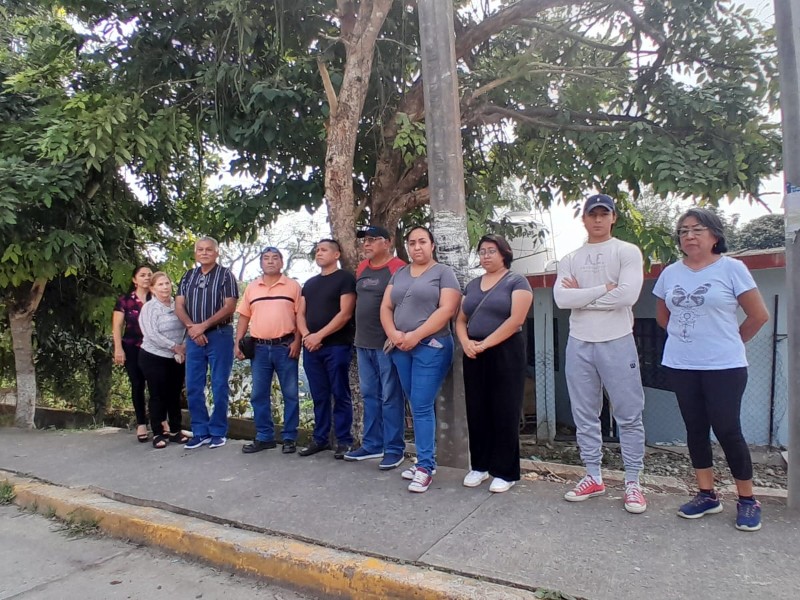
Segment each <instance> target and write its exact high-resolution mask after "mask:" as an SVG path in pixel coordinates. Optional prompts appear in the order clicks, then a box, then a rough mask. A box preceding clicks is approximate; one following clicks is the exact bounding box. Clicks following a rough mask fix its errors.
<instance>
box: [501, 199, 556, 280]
mask: <svg viewBox="0 0 800 600" xmlns="http://www.w3.org/2000/svg"><path fill="white" fill-rule="evenodd" d="M502 221H503V222H504V223H507V224H509V225H512V226H514V227H515V228H517V229H518V230H520V235H519V236H518V237H514V238H511V239H509V240H508V243H509V244H510V245H511V250H513V252H514V262H512V263H511V270H512V271H514V272H515V273H519V274H520V275H532V274H534V273H543V272H544V271H545V265H546V264H547V263H548V262H550V261H552V260H554V259H555V251H554V250H553V248H552V244H550V243H549V239H550V237H549V236H550V234H549V232H548V231H547V229H546V228H545V226H544V225H543V224H542V223H541V222H539V221H537V220H536V217H535V216H534V215H532V214H531V213H530V212H527V211H514V212H508V213H506V214H504V215H503V217H502Z"/></svg>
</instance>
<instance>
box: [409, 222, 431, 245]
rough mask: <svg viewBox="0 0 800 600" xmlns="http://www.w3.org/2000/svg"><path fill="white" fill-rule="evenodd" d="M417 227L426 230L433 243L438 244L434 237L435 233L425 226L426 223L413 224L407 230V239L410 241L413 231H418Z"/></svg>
mask: <svg viewBox="0 0 800 600" xmlns="http://www.w3.org/2000/svg"><path fill="white" fill-rule="evenodd" d="M417 229H422V230H423V231H425V232H426V233H427V234H428V238H430V240H431V244H436V241H435V240H434V239H433V233H431V230H430V229H428V228H427V227H425V226H424V225H412V226H411V227H410V228H409V230H408V231H407V232H406V241H408V238H410V237H411V233H412V232H413V231H416V230H417Z"/></svg>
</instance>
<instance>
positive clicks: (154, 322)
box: [139, 299, 186, 358]
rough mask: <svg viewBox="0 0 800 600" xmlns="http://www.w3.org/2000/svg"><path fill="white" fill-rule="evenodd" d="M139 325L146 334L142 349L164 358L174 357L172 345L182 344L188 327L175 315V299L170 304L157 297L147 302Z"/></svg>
mask: <svg viewBox="0 0 800 600" xmlns="http://www.w3.org/2000/svg"><path fill="white" fill-rule="evenodd" d="M139 327H140V328H141V329H142V334H143V335H144V339H143V340H142V350H144V351H145V352H149V353H150V354H155V355H156V356H163V357H164V358H172V356H173V352H172V347H173V346H177V345H178V344H182V343H183V340H184V337H185V336H186V327H184V326H183V323H181V321H180V319H178V317H177V316H176V315H175V302H174V301H172V302H170V305H169V306H167V305H166V304H164V303H163V302H160V301H159V300H156V299H152V300H148V301H147V302H145V304H144V306H143V307H142V311H141V312H140V313H139Z"/></svg>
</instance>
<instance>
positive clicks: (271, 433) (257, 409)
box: [250, 344, 300, 442]
mask: <svg viewBox="0 0 800 600" xmlns="http://www.w3.org/2000/svg"><path fill="white" fill-rule="evenodd" d="M298 364H299V363H298V360H297V359H296V358H290V357H289V347H288V346H265V345H262V344H257V345H256V354H255V356H254V357H253V359H252V360H251V361H250V370H251V372H252V375H253V391H252V394H251V396H250V404H252V405H253V420H254V421H255V423H256V439H257V440H261V441H262V442H271V441H273V440H274V439H275V425H274V423H273V422H272V400H271V397H272V375H273V373H277V374H278V382H279V383H280V384H281V394H283V440H284V441H288V440H296V439H297V425H298V424H299V422H300V401H299V399H298V396H297V394H298V390H297V378H298V368H297V367H298Z"/></svg>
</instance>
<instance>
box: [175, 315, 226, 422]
mask: <svg viewBox="0 0 800 600" xmlns="http://www.w3.org/2000/svg"><path fill="white" fill-rule="evenodd" d="M206 338H207V339H208V343H207V344H206V345H205V346H198V345H197V344H195V343H194V342H193V341H192V340H191V338H187V340H186V400H187V402H188V404H189V414H190V415H191V417H192V435H195V436H199V437H205V436H208V435H211V436H218V437H224V436H226V435H227V433H228V380H229V379H230V376H231V367H233V327H232V326H230V325H227V326H225V327H220V328H219V329H215V330H213V331H210V332H208V333H206ZM209 368H210V369H211V393H212V395H213V398H214V408H213V410H212V411H211V416H210V417H209V414H208V407H207V406H206V394H205V391H206V373H207V372H208V370H209Z"/></svg>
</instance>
